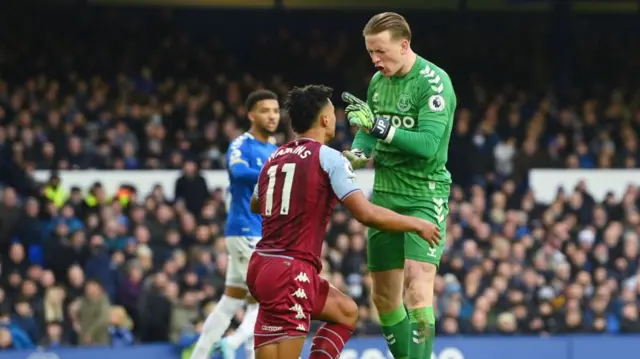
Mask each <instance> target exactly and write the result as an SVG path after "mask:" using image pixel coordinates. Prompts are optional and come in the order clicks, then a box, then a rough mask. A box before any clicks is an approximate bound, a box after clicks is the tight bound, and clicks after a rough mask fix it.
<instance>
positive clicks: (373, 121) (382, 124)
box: [342, 92, 394, 141]
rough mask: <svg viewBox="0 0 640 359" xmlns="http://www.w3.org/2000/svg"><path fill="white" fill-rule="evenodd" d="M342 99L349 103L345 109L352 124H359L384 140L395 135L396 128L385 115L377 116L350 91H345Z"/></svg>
mask: <svg viewBox="0 0 640 359" xmlns="http://www.w3.org/2000/svg"><path fill="white" fill-rule="evenodd" d="M342 99H343V100H344V101H345V102H347V103H348V104H349V105H348V106H347V108H346V109H345V113H346V115H347V119H348V120H349V123H350V124H351V125H353V126H358V127H360V128H361V129H363V130H364V131H366V132H368V133H369V134H371V135H372V136H374V137H376V138H379V139H381V140H383V141H387V139H388V138H390V137H392V136H393V134H392V131H393V130H394V129H393V128H392V126H391V124H390V123H389V120H387V119H386V118H384V117H378V118H376V117H375V116H374V114H373V112H372V111H371V109H370V108H369V105H367V103H366V102H364V101H362V100H360V99H359V98H357V97H355V96H354V95H352V94H350V93H349V92H343V93H342ZM389 135H391V136H389Z"/></svg>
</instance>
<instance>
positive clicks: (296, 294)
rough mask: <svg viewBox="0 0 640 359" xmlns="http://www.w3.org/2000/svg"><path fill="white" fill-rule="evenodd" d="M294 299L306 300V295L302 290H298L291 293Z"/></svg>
mask: <svg viewBox="0 0 640 359" xmlns="http://www.w3.org/2000/svg"><path fill="white" fill-rule="evenodd" d="M291 295H293V296H294V297H296V298H301V299H307V293H305V292H304V289H302V288H298V289H297V290H296V291H295V292H293V294H291Z"/></svg>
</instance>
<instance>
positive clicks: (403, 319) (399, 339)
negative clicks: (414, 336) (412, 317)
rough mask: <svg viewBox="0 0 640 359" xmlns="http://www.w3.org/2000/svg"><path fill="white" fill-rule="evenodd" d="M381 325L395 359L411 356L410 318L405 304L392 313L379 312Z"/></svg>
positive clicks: (405, 358) (404, 358)
mask: <svg viewBox="0 0 640 359" xmlns="http://www.w3.org/2000/svg"><path fill="white" fill-rule="evenodd" d="M379 316H380V325H381V326H382V333H383V334H384V339H385V340H386V341H387V346H389V351H391V354H392V355H393V357H394V358H395V359H407V358H408V357H409V340H410V339H409V337H410V332H409V318H407V312H406V311H405V309H404V306H400V307H399V308H398V309H396V310H394V311H393V312H391V313H379Z"/></svg>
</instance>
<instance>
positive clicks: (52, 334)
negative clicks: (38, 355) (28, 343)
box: [38, 321, 69, 348]
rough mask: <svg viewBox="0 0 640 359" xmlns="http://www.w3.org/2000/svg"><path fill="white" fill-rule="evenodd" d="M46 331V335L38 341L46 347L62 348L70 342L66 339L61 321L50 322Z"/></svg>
mask: <svg viewBox="0 0 640 359" xmlns="http://www.w3.org/2000/svg"><path fill="white" fill-rule="evenodd" d="M45 331H46V333H45V336H44V337H43V338H42V339H41V340H40V341H39V342H38V345H39V346H42V347H45V348H60V347H65V346H68V345H69V342H68V341H67V340H66V339H65V336H64V329H63V325H62V323H61V322H56V321H51V322H48V323H47V324H46V328H45Z"/></svg>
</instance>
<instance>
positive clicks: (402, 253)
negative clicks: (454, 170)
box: [367, 192, 449, 272]
mask: <svg viewBox="0 0 640 359" xmlns="http://www.w3.org/2000/svg"><path fill="white" fill-rule="evenodd" d="M371 202H372V203H373V204H376V205H378V206H381V207H384V208H387V209H390V210H392V211H394V212H398V213H400V214H404V215H407V216H413V217H418V218H422V219H425V220H427V221H429V222H432V223H435V224H437V225H438V226H439V227H440V235H441V236H442V239H441V240H440V245H438V246H437V247H435V248H431V247H430V246H429V243H428V242H426V241H425V240H424V239H422V238H420V236H418V235H417V234H416V233H410V232H407V233H399V232H384V231H381V230H378V229H375V228H369V233H368V241H367V266H368V267H369V271H371V272H383V271H387V270H391V269H397V268H404V261H405V259H412V260H415V261H419V262H427V263H432V264H434V265H435V266H436V267H438V266H439V265H440V258H441V257H442V250H443V248H444V243H445V239H446V233H447V215H448V214H449V199H448V198H445V197H437V198H436V197H434V198H415V197H411V196H406V195H400V194H394V193H384V192H374V193H373V199H372V200H371Z"/></svg>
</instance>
